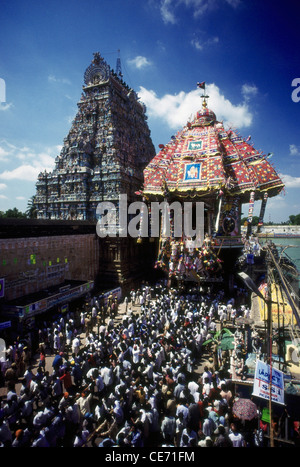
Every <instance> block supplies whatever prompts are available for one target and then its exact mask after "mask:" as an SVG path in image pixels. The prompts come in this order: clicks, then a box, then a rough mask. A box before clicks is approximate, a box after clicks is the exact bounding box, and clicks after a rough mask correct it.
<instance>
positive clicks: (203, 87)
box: [197, 81, 209, 107]
mask: <svg viewBox="0 0 300 467" xmlns="http://www.w3.org/2000/svg"><path fill="white" fill-rule="evenodd" d="M197 86H198V88H200V89H203V94H202V96H200V97H201V98H202V99H203V101H202V107H207V102H206V99H208V98H209V96H207V95H206V94H205V81H202V83H197Z"/></svg>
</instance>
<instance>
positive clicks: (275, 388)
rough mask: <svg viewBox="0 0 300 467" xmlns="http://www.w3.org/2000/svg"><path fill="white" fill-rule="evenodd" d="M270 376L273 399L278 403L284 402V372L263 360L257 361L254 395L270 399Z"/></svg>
mask: <svg viewBox="0 0 300 467" xmlns="http://www.w3.org/2000/svg"><path fill="white" fill-rule="evenodd" d="M270 378H271V380H272V385H271V400H272V402H277V403H278V404H284V374H283V372H282V371H280V370H277V368H274V367H272V369H271V367H270V365H268V364H267V363H264V362H262V361H261V360H257V361H256V368H255V376H254V383H253V392H252V395H253V396H257V397H261V398H262V399H267V400H269V399H270Z"/></svg>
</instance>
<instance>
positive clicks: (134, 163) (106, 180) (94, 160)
mask: <svg viewBox="0 0 300 467" xmlns="http://www.w3.org/2000/svg"><path fill="white" fill-rule="evenodd" d="M117 71H118V73H116V72H114V71H113V70H112V69H111V68H110V66H109V65H108V64H107V63H106V62H105V61H104V59H103V58H102V57H101V55H100V54H99V53H98V52H97V53H95V54H94V59H93V61H92V63H91V64H90V65H89V66H88V68H87V69H86V71H85V73H84V85H83V92H82V95H81V99H80V101H79V102H78V112H77V114H76V116H75V119H74V121H73V123H72V125H71V129H70V131H69V133H68V135H67V137H66V138H65V139H64V144H63V148H62V150H61V152H60V154H59V155H58V156H57V157H56V159H55V168H54V170H53V171H52V172H49V173H47V172H42V173H40V174H39V176H38V181H37V183H36V190H37V191H36V195H35V199H34V203H35V205H36V207H37V211H38V215H37V217H38V219H53V220H62V221H64V222H66V221H72V222H88V221H89V222H95V235H96V221H97V215H96V210H97V206H98V204H99V203H100V202H103V201H105V202H107V201H109V202H113V203H118V202H119V196H120V195H126V196H127V202H128V204H129V203H131V202H133V201H136V200H137V199H138V195H137V194H136V192H137V190H139V189H140V186H141V184H142V183H143V169H144V168H145V166H146V165H147V163H148V162H149V161H150V160H151V159H152V158H153V157H154V156H155V148H154V145H153V143H152V140H151V137H150V130H149V127H148V124H147V116H146V114H145V112H146V107H145V106H144V105H143V104H142V103H141V102H139V99H138V97H137V94H136V93H135V91H134V90H133V89H131V88H129V87H128V86H127V85H126V83H124V81H123V79H122V74H121V72H120V62H119V61H118V62H117ZM145 247H146V246H145V244H143V245H140V244H138V243H137V241H136V239H133V238H130V237H126V238H119V237H116V238H112V237H107V238H101V239H100V238H99V250H100V252H99V257H100V266H101V277H102V278H101V284H102V286H103V287H104V288H105V287H106V288H108V287H112V286H118V285H120V284H121V285H124V284H125V283H129V281H130V280H134V279H135V278H137V277H138V276H139V275H141V271H144V270H145V263H143V260H144V261H146V257H147V253H145V251H143V252H142V251H141V250H142V249H144V248H145Z"/></svg>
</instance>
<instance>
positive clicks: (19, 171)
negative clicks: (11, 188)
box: [0, 143, 61, 186]
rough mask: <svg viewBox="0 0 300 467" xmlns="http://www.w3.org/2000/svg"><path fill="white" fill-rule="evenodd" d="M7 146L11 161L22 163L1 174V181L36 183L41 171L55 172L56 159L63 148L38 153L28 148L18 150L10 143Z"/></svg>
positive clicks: (56, 147) (55, 147) (47, 149)
mask: <svg viewBox="0 0 300 467" xmlns="http://www.w3.org/2000/svg"><path fill="white" fill-rule="evenodd" d="M7 146H9V147H10V152H9V160H11V161H12V162H15V161H18V160H19V161H22V163H21V164H20V165H18V166H17V167H14V168H9V169H7V170H4V171H3V172H1V173H0V179H2V180H7V181H9V180H22V181H36V180H37V177H38V175H39V173H40V172H41V171H44V170H47V171H51V170H53V168H54V159H55V157H56V156H57V154H58V153H59V151H60V149H61V146H54V147H51V148H46V149H45V150H43V151H40V152H37V151H35V150H32V149H30V148H27V147H23V148H18V147H17V146H14V145H11V144H8V143H7ZM1 185H2V184H0V186H1ZM3 185H4V184H3Z"/></svg>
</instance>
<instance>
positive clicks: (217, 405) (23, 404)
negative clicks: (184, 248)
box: [0, 283, 263, 447]
mask: <svg viewBox="0 0 300 467" xmlns="http://www.w3.org/2000/svg"><path fill="white" fill-rule="evenodd" d="M137 305H138V306H137ZM118 306H119V305H118V303H117V301H116V299H112V298H110V297H109V299H108V303H101V300H100V299H99V297H97V296H96V297H93V298H91V300H90V302H89V306H88V307H86V306H85V307H84V308H83V309H82V310H79V311H78V313H77V315H76V314H74V313H68V314H67V315H66V316H63V315H61V316H59V317H58V318H57V319H56V320H55V321H54V322H53V323H50V322H48V323H46V322H44V324H43V326H42V327H41V329H40V330H39V359H38V365H37V366H35V367H33V365H32V355H31V356H30V355H27V354H26V351H27V352H28V349H26V348H25V347H26V346H24V344H22V343H18V342H16V343H15V345H14V346H10V347H9V348H8V349H7V351H6V353H7V355H6V358H7V361H8V362H9V365H8V368H7V369H6V371H5V375H4V380H5V382H4V385H5V386H6V388H7V394H6V395H5V396H2V400H1V406H0V443H1V446H4V447H27V446H31V447H58V446H61V447H84V446H88V447H94V446H99V447H113V446H118V447H121V446H124V447H126V446H127V447H166V446H167V447H169V446H170V447H172V446H174V447H211V446H218V447H226V446H233V447H244V446H262V444H263V436H262V435H263V426H260V425H258V423H257V420H255V424H254V426H253V425H251V429H249V426H247V425H245V423H242V422H241V421H240V420H239V419H237V418H236V417H235V416H234V414H233V411H232V407H233V403H234V401H235V400H236V398H237V396H238V395H237V394H235V393H234V385H232V384H231V376H232V375H231V372H230V371H231V370H230V355H226V352H225V355H220V354H218V352H217V353H215V352H214V349H213V346H211V347H210V349H211V354H209V355H208V354H207V349H208V347H207V346H206V342H208V341H209V340H210V339H211V338H212V337H213V335H214V333H215V331H216V326H217V325H218V326H222V325H223V323H224V322H225V320H227V322H228V321H229V322H232V321H233V320H235V319H236V316H237V315H239V314H242V315H243V313H245V312H247V311H248V308H247V306H243V307H238V308H237V307H236V304H235V301H234V299H231V300H228V299H226V298H225V296H224V294H223V293H221V292H218V294H216V295H212V294H210V293H205V292H203V293H199V292H197V293H189V294H182V293H180V291H178V290H176V289H169V288H167V287H166V286H165V285H164V284H162V283H160V284H157V285H156V286H155V287H152V288H151V287H150V286H148V285H144V286H142V287H140V288H139V289H138V290H132V291H131V293H130V294H129V295H128V296H127V297H125V300H124V303H123V313H122V314H118ZM224 315H225V316H224ZM237 342H238V343H239V345H240V344H241V342H242V338H241V336H237ZM24 353H25V355H27V360H26V362H25V363H24V359H23V366H22V367H21V368H20V365H18V364H17V360H18V359H20V355H21V354H23V355H24ZM50 356H51V361H52V360H53V363H52V366H51V370H49V365H46V360H47V359H48V358H50ZM204 356H205V357H206V358H208V357H211V358H210V360H205V359H204ZM53 357H54V358H53ZM201 362H202V363H203V362H204V363H203V364H202V366H201ZM18 382H19V386H20V389H19V390H18V391H17V390H16V386H17V383H18Z"/></svg>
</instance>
